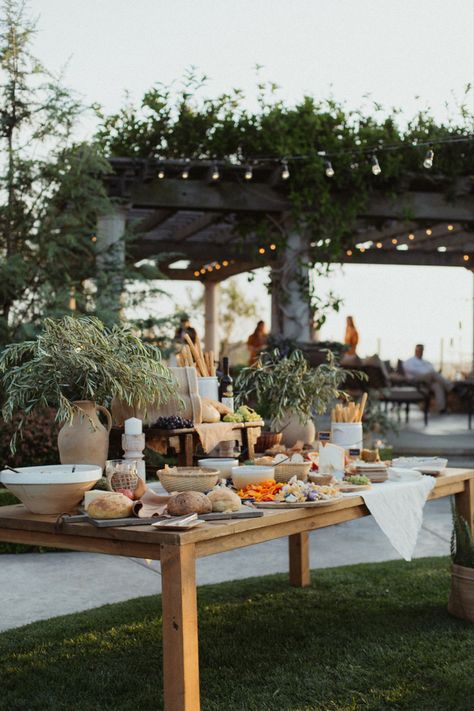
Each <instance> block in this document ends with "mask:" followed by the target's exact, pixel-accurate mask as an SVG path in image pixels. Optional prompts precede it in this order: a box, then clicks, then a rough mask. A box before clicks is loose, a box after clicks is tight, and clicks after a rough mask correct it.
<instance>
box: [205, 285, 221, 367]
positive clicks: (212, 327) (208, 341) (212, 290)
mask: <svg viewBox="0 0 474 711" xmlns="http://www.w3.org/2000/svg"><path fill="white" fill-rule="evenodd" d="M204 322H205V330H204V346H205V349H206V351H213V352H214V356H215V358H218V357H219V283H218V282H216V281H205V282H204Z"/></svg>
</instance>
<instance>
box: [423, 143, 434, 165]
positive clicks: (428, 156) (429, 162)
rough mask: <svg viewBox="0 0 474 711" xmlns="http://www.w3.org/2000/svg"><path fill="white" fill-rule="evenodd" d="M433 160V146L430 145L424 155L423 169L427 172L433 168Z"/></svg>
mask: <svg viewBox="0 0 474 711" xmlns="http://www.w3.org/2000/svg"><path fill="white" fill-rule="evenodd" d="M433 159H434V150H433V146H432V145H430V147H429V148H428V150H427V151H426V153H425V160H424V161H423V168H426V169H427V170H429V169H430V168H432V167H433Z"/></svg>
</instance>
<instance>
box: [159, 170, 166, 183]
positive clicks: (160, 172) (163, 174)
mask: <svg viewBox="0 0 474 711" xmlns="http://www.w3.org/2000/svg"><path fill="white" fill-rule="evenodd" d="M164 177H165V171H164V169H163V168H160V169H159V171H158V178H159V179H160V180H163V178H164Z"/></svg>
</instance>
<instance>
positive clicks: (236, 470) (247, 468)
mask: <svg viewBox="0 0 474 711" xmlns="http://www.w3.org/2000/svg"><path fill="white" fill-rule="evenodd" d="M274 478H275V468H274V467H259V466H258V465H253V466H252V465H244V466H242V467H232V483H233V485H234V486H235V488H236V489H237V490H238V489H245V487H246V486H247V485H248V484H261V483H262V482H263V481H268V480H269V479H274Z"/></svg>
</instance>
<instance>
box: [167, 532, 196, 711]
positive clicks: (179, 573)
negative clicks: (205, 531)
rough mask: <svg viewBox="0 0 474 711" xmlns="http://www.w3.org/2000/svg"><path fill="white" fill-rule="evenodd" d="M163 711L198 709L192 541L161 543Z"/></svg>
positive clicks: (194, 561) (194, 573)
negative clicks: (178, 543) (181, 543)
mask: <svg viewBox="0 0 474 711" xmlns="http://www.w3.org/2000/svg"><path fill="white" fill-rule="evenodd" d="M160 560H161V576H162V600H163V687H164V710H165V711H199V709H200V702H199V656H198V623H197V595H196V557H195V550H194V545H193V544H188V545H185V546H171V545H168V546H167V545H162V546H161V554H160Z"/></svg>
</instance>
